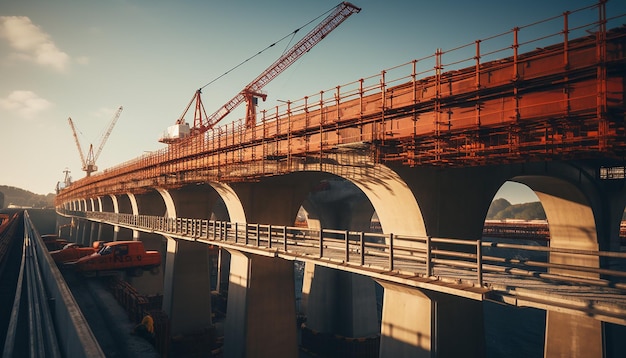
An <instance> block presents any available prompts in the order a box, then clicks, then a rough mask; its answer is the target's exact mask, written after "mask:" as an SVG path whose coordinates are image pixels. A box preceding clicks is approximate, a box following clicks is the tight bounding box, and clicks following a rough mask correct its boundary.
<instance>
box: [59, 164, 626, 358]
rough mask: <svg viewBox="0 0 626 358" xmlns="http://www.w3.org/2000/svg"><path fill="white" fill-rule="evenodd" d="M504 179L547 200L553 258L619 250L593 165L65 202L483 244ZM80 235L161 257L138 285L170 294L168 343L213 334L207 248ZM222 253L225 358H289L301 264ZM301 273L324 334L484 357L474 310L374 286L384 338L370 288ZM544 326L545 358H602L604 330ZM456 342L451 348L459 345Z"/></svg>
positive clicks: (562, 321) (618, 191)
mask: <svg viewBox="0 0 626 358" xmlns="http://www.w3.org/2000/svg"><path fill="white" fill-rule="evenodd" d="M363 160H366V159H365V158H364V159H363ZM508 180H510V181H515V182H519V183H523V184H525V185H527V186H528V187H530V188H531V189H532V190H533V191H534V192H535V193H536V194H537V196H538V197H539V198H540V200H541V203H542V205H543V207H544V210H545V212H546V215H547V218H548V222H549V227H550V235H551V236H550V246H551V247H564V248H579V249H589V250H607V251H619V246H620V243H619V226H620V222H621V217H622V214H623V212H624V207H625V205H626V189H625V188H624V186H623V180H618V181H615V180H603V179H600V178H599V177H598V175H597V166H596V165H595V163H593V162H589V163H585V162H538V163H531V164H512V165H509V166H497V167H473V168H424V167H418V168H411V169H410V170H406V169H405V170H403V168H402V167H399V168H390V167H387V166H384V165H380V164H373V163H372V165H367V166H363V167H361V168H359V170H355V171H353V172H352V173H346V172H345V170H344V167H343V166H342V165H340V164H339V165H331V164H329V165H325V167H324V170H323V171H319V170H315V171H303V172H299V173H292V174H289V175H283V176H277V177H270V178H267V179H263V180H260V181H258V182H254V183H231V184H225V183H217V182H208V183H204V184H197V185H189V186H184V187H181V188H178V189H161V188H155V189H154V190H151V191H148V192H145V193H142V194H132V193H127V194H123V195H107V196H101V197H97V198H90V199H85V200H79V201H72V202H69V203H67V204H66V205H67V208H68V209H71V210H77V211H102V212H114V213H127V214H133V215H154V216H163V217H170V218H175V217H189V218H205V219H214V220H224V221H232V222H259V223H272V224H273V225H292V224H293V223H294V220H295V218H296V215H297V214H298V211H299V209H300V207H301V206H302V207H303V208H305V210H306V212H307V213H308V222H309V223H310V225H319V226H320V227H325V228H334V229H347V230H361V231H368V230H369V226H370V222H371V219H372V215H373V214H374V212H376V213H377V215H378V217H379V220H380V224H381V226H382V229H383V231H384V232H392V233H397V234H412V235H415V234H418V235H424V236H433V237H453V238H466V239H477V238H480V237H481V234H482V227H483V225H484V220H485V215H486V212H487V210H488V208H489V205H490V204H491V201H492V200H493V197H494V195H495V193H496V192H497V191H498V189H499V188H500V187H501V185H502V184H503V183H504V182H505V181H508ZM320 182H322V183H326V184H328V185H329V186H330V187H329V188H326V190H325V191H324V192H323V193H322V195H320V192H318V191H316V189H315V188H316V187H317V186H319V184H320ZM346 182H347V183H349V184H346ZM335 186H336V187H337V188H334V187H335ZM351 191H354V192H357V193H362V195H354V194H352V193H351ZM316 193H317V194H316ZM323 195H326V196H327V199H326V200H325V199H324V197H323ZM342 195H344V196H348V198H347V199H348V200H345V198H343V199H342V198H341V196H342ZM275 198H280V200H275ZM107 230H108V232H107ZM76 232H77V233H79V236H78V237H76V238H75V239H76V240H78V241H82V242H85V243H87V241H94V240H98V239H109V238H112V239H113V240H127V239H133V240H142V241H144V243H145V244H146V245H147V247H148V248H151V249H157V250H160V251H161V252H163V253H164V255H166V260H165V262H166V263H165V269H164V273H165V275H164V278H161V277H158V276H157V277H152V278H151V280H153V281H154V282H147V281H146V280H145V279H142V280H139V281H137V282H136V283H135V284H136V285H138V289H139V290H140V291H143V293H146V294H148V293H162V294H163V295H164V304H163V306H164V310H165V311H166V312H167V313H168V314H169V315H170V316H171V318H172V333H173V334H176V333H181V334H184V333H187V332H193V331H194V330H197V329H200V328H203V327H206V326H207V325H210V322H211V318H210V315H211V307H210V287H209V266H208V262H207V258H208V256H207V251H206V250H207V249H206V246H205V245H204V244H201V243H195V242H189V241H186V240H176V239H173V238H168V237H166V238H163V237H161V236H160V235H155V234H146V233H142V232H139V231H131V230H127V229H124V228H120V227H119V226H109V225H105V224H98V223H90V222H88V221H81V222H80V229H79V230H77V231H76ZM228 251H229V253H230V282H229V287H230V289H229V298H228V300H229V302H228V307H229V308H228V316H227V317H228V318H227V320H228V321H227V322H228V323H227V331H226V341H225V345H226V346H225V349H226V353H227V355H230V354H231V353H232V354H233V356H244V355H245V356H255V354H257V353H258V354H259V356H268V355H273V356H295V355H296V354H297V352H296V350H297V341H296V330H295V329H296V327H295V325H294V321H295V317H294V315H295V306H294V286H293V285H294V283H293V261H289V260H284V259H281V258H266V257H263V256H262V255H254V254H250V253H246V252H241V251H237V250H233V249H229V250H228ZM551 260H552V261H553V262H557V261H558V262H559V263H566V264H572V265H583V266H590V267H600V265H601V264H602V263H601V262H599V261H598V260H592V261H588V260H587V261H581V259H580V258H579V257H575V255H574V256H573V257H572V256H562V257H554V258H551ZM607 264H608V263H607ZM305 272H306V276H305V288H304V295H305V296H306V293H307V291H308V292H310V293H316V294H314V295H312V296H310V297H307V298H306V299H305V298H303V299H304V300H306V306H307V307H306V310H307V314H308V317H309V320H308V325H309V326H310V327H311V328H312V329H315V330H316V331H319V332H329V333H335V334H341V335H344V336H347V337H367V336H370V335H372V334H377V333H378V332H380V333H381V348H380V353H381V356H407V357H408V356H414V355H415V354H416V353H418V352H419V354H424V355H425V356H429V354H432V353H433V352H437V354H438V356H451V357H452V356H457V355H458V354H461V353H464V354H467V353H468V352H474V354H473V355H474V356H481V355H482V352H483V350H484V346H483V344H484V337H483V336H482V335H483V332H482V331H481V329H482V328H481V327H482V317H483V316H482V308H481V307H482V306H481V305H482V303H481V302H479V301H473V300H468V299H466V298H463V297H455V296H453V295H446V294H442V293H437V292H433V291H428V290H423V289H415V288H409V287H403V286H401V285H397V284H393V283H389V282H385V281H383V280H380V281H379V282H378V283H380V284H381V285H382V286H383V287H384V300H383V302H384V303H383V317H382V327H378V322H377V314H376V311H375V309H376V307H375V304H376V297H375V290H374V281H373V280H372V279H369V278H366V277H363V276H361V275H354V274H349V273H345V272H341V271H338V270H333V269H328V268H324V267H319V266H315V265H308V266H307V267H306V269H305ZM253 278H254V279H253ZM161 280H162V281H161ZM338 312H341V314H339V315H338V314H337V313H338ZM450 315H452V317H451V316H450ZM269 322H271V324H269ZM546 324H547V325H546V346H545V351H546V356H548V357H551V356H562V355H569V356H580V357H603V356H604V355H603V354H604V352H603V348H602V347H604V346H605V345H604V343H603V342H604V341H605V337H604V336H603V333H604V332H605V329H603V323H602V322H601V321H600V320H597V319H595V318H592V317H584V316H579V315H571V314H565V313H560V312H557V311H548V312H547V323H546ZM242 326H245V327H246V329H245V330H242V329H241V327H242ZM399 327H400V328H401V329H399ZM425 337H426V338H425ZM565 337H566V338H565ZM435 338H436V339H435ZM451 341H453V342H456V343H455V344H454V345H451V344H450V342H451ZM242 342H246V344H242ZM438 344H439V345H440V346H438ZM234 352H236V353H234ZM251 352H256V353H254V354H252V353H251Z"/></svg>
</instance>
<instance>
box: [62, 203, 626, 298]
mask: <svg viewBox="0 0 626 358" xmlns="http://www.w3.org/2000/svg"><path fill="white" fill-rule="evenodd" d="M58 212H59V213H62V214H66V215H73V214H74V212H70V211H65V210H58ZM80 214H81V215H83V216H84V217H85V218H87V219H91V220H96V221H106V222H108V223H111V224H116V225H120V226H126V227H128V228H131V229H143V230H146V231H150V232H157V233H162V234H164V235H170V236H173V237H181V238H187V239H193V240H197V241H204V242H207V243H217V244H219V243H227V244H234V245H242V246H247V247H250V246H252V247H256V248H259V249H264V250H269V251H272V252H276V253H284V254H287V255H294V256H308V257H314V258H318V259H327V260H331V261H333V262H340V263H343V264H349V265H353V266H361V267H367V268H375V269H381V270H385V271H396V272H404V273H407V274H411V275H421V276H424V277H438V278H445V277H444V276H445V275H444V274H443V273H442V270H444V269H447V268H454V269H457V270H462V271H463V272H465V274H464V275H462V276H459V275H458V272H457V273H456V274H454V277H455V278H454V280H455V281H457V282H459V283H460V282H463V283H466V284H471V285H474V286H477V287H486V286H487V285H488V284H489V283H486V282H485V278H484V276H485V274H487V273H489V274H498V275H506V276H517V277H524V278H529V279H538V280H540V281H541V280H543V281H550V282H556V283H563V284H581V285H592V286H597V287H611V288H614V289H619V290H626V283H625V282H624V281H626V270H625V269H623V268H624V267H626V253H622V252H607V251H593V250H578V249H565V248H551V247H546V246H529V245H521V244H509V243H499V242H494V241H489V240H483V239H477V240H467V239H458V238H437V237H429V236H428V237H419V236H408V235H395V234H393V233H389V234H380V233H367V232H355V231H348V230H330V229H321V230H320V229H308V228H302V227H291V226H276V225H264V224H253V223H233V222H225V221H212V220H206V219H191V218H164V217H156V216H146V215H132V214H115V213H104V212H80ZM511 250H517V252H520V251H521V252H524V253H525V254H524V255H522V256H521V257H520V255H519V253H516V254H514V255H512V254H510V252H511ZM538 253H539V254H538ZM550 255H575V256H581V257H587V258H592V259H598V260H599V259H602V260H605V261H609V260H610V261H611V264H610V265H607V267H617V268H618V269H607V268H601V267H592V266H584V265H580V266H576V265H568V264H563V263H554V262H550V260H549V257H550ZM536 257H540V258H539V259H536ZM529 258H532V259H529ZM559 270H560V271H559ZM590 274H593V276H591V275H590ZM491 280H492V282H490V283H494V282H493V279H491Z"/></svg>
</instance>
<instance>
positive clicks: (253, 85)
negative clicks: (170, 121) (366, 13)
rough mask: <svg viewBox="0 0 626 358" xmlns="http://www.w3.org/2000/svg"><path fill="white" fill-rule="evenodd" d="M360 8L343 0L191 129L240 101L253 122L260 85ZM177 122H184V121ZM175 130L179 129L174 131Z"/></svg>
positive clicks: (205, 125)
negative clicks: (241, 88) (254, 107)
mask: <svg viewBox="0 0 626 358" xmlns="http://www.w3.org/2000/svg"><path fill="white" fill-rule="evenodd" d="M360 11H361V9H360V8H359V7H357V6H355V5H353V4H351V3H349V2H342V3H340V4H339V5H337V6H336V7H335V9H334V10H333V11H332V12H331V14H329V15H328V16H327V17H326V18H325V19H324V20H323V21H322V22H320V23H319V24H318V25H317V26H316V27H315V28H314V29H313V30H311V31H310V32H309V33H308V34H306V35H305V36H304V37H303V38H302V39H301V40H300V41H298V43H296V44H295V45H294V46H293V47H291V48H290V49H289V50H288V51H287V52H285V53H284V54H283V55H282V56H281V57H280V58H278V59H277V60H276V61H275V62H274V63H273V64H272V65H270V66H269V67H268V68H267V69H266V70H265V71H263V73H261V74H260V75H259V76H258V77H257V78H255V79H254V80H253V81H252V82H250V83H249V84H248V85H247V86H245V87H244V89H243V90H242V91H241V92H239V93H238V94H237V95H236V96H235V97H233V98H232V99H231V100H230V101H228V102H226V104H224V105H223V106H222V107H220V108H219V109H218V110H217V111H215V112H214V113H213V114H211V115H210V116H207V117H206V118H205V119H204V120H203V119H201V118H196V119H195V121H194V127H195V128H194V130H193V133H196V134H200V133H203V132H205V131H207V130H209V129H211V128H212V127H213V126H215V125H216V124H217V123H218V122H219V121H221V120H222V119H223V118H224V117H226V116H227V115H228V114H229V113H230V112H232V110H233V109H235V108H236V107H237V106H238V105H240V104H241V103H242V102H248V106H249V110H248V112H247V113H248V114H247V116H246V126H252V125H254V122H255V118H251V117H253V116H254V112H251V111H250V108H253V106H254V104H253V103H250V102H253V98H254V96H255V95H256V94H257V93H260V91H261V89H262V88H263V87H264V86H265V85H267V84H268V83H269V82H270V81H272V80H273V79H274V78H276V77H277V76H278V75H280V74H281V73H282V72H283V71H284V70H286V69H287V68H288V67H289V66H290V65H291V64H293V63H294V62H295V61H297V60H298V59H299V58H300V57H302V56H303V55H304V54H305V53H307V52H308V51H309V50H311V48H313V47H314V46H315V45H317V44H318V43H319V42H320V41H322V40H323V39H324V38H325V37H326V36H327V35H328V34H329V33H330V32H331V31H333V30H334V29H336V28H337V27H338V26H339V25H340V24H341V23H342V22H343V21H344V20H345V19H347V18H348V17H349V16H350V15H352V14H355V13H358V12H360ZM179 122H180V121H178V122H177V126H181V125H186V123H179ZM176 132H178V131H176ZM175 139H177V138H163V139H162V140H161V141H163V142H166V143H169V142H173V141H174V140H175Z"/></svg>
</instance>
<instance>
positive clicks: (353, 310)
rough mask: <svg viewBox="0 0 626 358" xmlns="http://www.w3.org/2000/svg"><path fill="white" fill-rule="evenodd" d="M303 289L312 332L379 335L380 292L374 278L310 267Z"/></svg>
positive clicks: (352, 335)
mask: <svg viewBox="0 0 626 358" xmlns="http://www.w3.org/2000/svg"><path fill="white" fill-rule="evenodd" d="M302 289H303V292H302V296H303V300H305V301H306V302H305V306H306V314H307V322H306V325H307V327H308V328H310V329H311V330H313V331H316V332H324V333H332V334H337V335H340V336H343V337H352V338H361V337H371V336H375V335H377V334H378V333H379V330H380V327H379V325H378V314H377V312H376V289H375V286H374V282H373V280H372V279H371V278H369V277H365V276H361V275H357V274H353V273H349V272H345V271H340V270H335V269H331V268H327V267H323V266H319V265H306V266H305V276H304V284H303V287H302ZM305 296H306V298H305Z"/></svg>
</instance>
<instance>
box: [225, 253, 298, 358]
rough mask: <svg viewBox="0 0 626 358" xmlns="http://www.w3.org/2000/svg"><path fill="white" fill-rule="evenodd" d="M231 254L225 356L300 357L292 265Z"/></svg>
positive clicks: (268, 258)
mask: <svg viewBox="0 0 626 358" xmlns="http://www.w3.org/2000/svg"><path fill="white" fill-rule="evenodd" d="M229 251H230V250H229ZM230 253H231V261H230V283H229V289H228V312H227V313H226V322H225V326H224V356H225V357H229V358H232V357H248V358H254V357H259V358H262V357H297V356H298V342H297V334H296V333H297V332H296V310H295V293H294V290H295V287H294V275H293V262H292V261H286V260H283V259H279V258H272V257H265V256H260V255H253V254H244V253H242V252H239V251H235V250H233V251H230Z"/></svg>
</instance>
